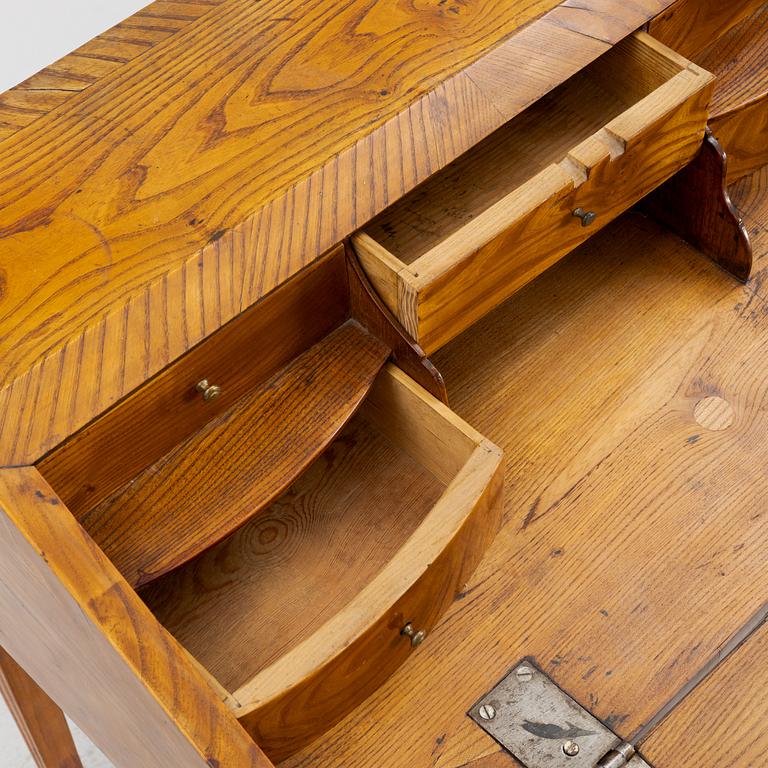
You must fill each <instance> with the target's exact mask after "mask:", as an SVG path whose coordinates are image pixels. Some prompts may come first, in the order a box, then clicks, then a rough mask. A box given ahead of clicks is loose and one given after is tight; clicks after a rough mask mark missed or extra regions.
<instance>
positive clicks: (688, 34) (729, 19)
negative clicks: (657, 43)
mask: <svg viewBox="0 0 768 768" xmlns="http://www.w3.org/2000/svg"><path fill="white" fill-rule="evenodd" d="M764 2H765V0H728V2H723V0H676V2H674V3H672V4H671V5H670V6H669V8H667V9H666V10H665V11H664V12H663V13H660V14H659V15H658V16H656V18H654V19H652V20H651V22H650V24H649V28H648V31H649V32H650V33H651V34H652V35H653V36H654V37H655V38H656V39H658V40H661V42H662V43H665V44H666V45H668V46H669V47H670V48H674V49H675V50H676V51H677V52H678V53H680V54H682V55H683V56H688V57H689V58H690V57H695V56H696V55H697V54H699V53H701V52H702V51H703V50H704V49H705V48H708V47H709V46H710V45H711V44H712V41H713V40H717V39H719V38H720V37H722V36H723V35H725V34H726V33H727V32H728V31H729V30H730V29H732V28H733V27H735V26H736V25H737V24H738V23H739V22H740V21H741V19H743V18H744V17H745V16H748V15H749V14H751V13H753V12H754V11H756V10H757V9H758V8H760V6H762V5H763V3H764Z"/></svg>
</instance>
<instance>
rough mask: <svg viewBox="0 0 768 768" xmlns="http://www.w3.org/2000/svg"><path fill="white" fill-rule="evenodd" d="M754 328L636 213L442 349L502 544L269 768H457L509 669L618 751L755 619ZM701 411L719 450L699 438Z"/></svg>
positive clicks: (767, 338)
mask: <svg viewBox="0 0 768 768" xmlns="http://www.w3.org/2000/svg"><path fill="white" fill-rule="evenodd" d="M554 299H556V301H555V300H554ZM767 322H768V313H767V312H766V306H765V302H764V301H763V300H762V299H760V298H759V297H757V296H755V295H754V293H753V292H752V289H751V287H745V286H742V285H738V284H734V282H733V280H732V279H730V278H729V277H728V276H727V275H725V274H724V273H723V272H722V270H720V269H719V268H717V267H716V266H715V265H713V264H711V263H710V262H709V261H707V260H706V259H702V258H701V254H699V253H697V252H696V251H694V250H693V249H691V248H690V247H688V246H686V245H685V244H684V243H683V242H681V241H680V240H679V239H678V238H676V237H674V236H672V235H669V234H667V233H666V232H665V231H664V230H662V229H661V228H659V227H658V226H657V225H655V224H654V223H653V222H652V221H650V220H648V219H644V218H643V217H641V216H639V215H638V214H632V215H631V216H627V217H625V218H623V219H620V220H619V221H617V222H615V223H614V224H612V225H610V226H609V227H608V228H606V229H605V230H604V231H603V232H601V233H599V234H598V235H596V236H595V238H592V239H591V240H590V241H589V242H588V243H587V244H585V245H583V246H581V247H580V248H579V249H578V250H576V251H575V252H574V253H573V254H571V255H570V256H568V257H567V258H566V259H564V260H563V261H562V262H560V263H559V264H558V265H557V266H555V267H553V268H552V269H551V270H548V271H547V272H546V273H545V274H544V275H542V276H541V277H540V278H539V279H538V280H536V281H534V282H533V283H531V284H530V285H528V286H527V287H526V288H524V289H523V290H522V291H520V292H519V293H518V294H517V295H516V296H515V297H513V298H512V299H511V300H510V301H509V302H507V303H506V304H505V305H504V306H502V307H500V308H499V309H497V310H496V311H495V312H494V313H492V314H491V315H489V316H488V317H487V318H486V319H484V320H481V321H480V322H479V323H478V324H477V325H476V326H475V327H474V328H472V329H470V330H469V331H467V332H465V333H464V334H463V335H462V336H460V337H459V338H457V339H456V340H455V341H454V342H452V343H451V344H450V345H448V346H447V347H445V348H444V349H443V350H441V351H440V352H439V353H438V354H437V355H436V356H435V363H436V364H437V365H438V367H439V368H440V370H441V371H442V372H443V375H444V376H445V379H446V382H447V385H448V390H449V394H450V398H451V402H452V405H453V407H454V409H455V410H456V411H457V413H458V414H460V415H461V416H462V417H463V418H465V419H467V420H468V421H470V422H471V423H473V424H474V425H475V426H476V427H477V428H478V429H480V430H483V431H484V432H485V433H486V434H487V435H488V437H489V438H490V439H491V440H493V441H494V442H496V443H497V444H499V445H501V446H502V447H503V448H504V449H505V455H506V464H507V471H506V482H505V517H504V527H503V528H502V531H501V533H500V534H499V535H498V536H497V538H496V540H495V542H494V543H493V545H492V546H491V548H490V549H489V551H488V553H487V555H486V557H485V559H484V560H483V562H482V563H481V564H480V566H479V568H478V570H477V571H476V573H475V575H474V577H473V578H472V580H471V581H470V582H469V584H468V585H467V587H466V588H465V590H464V592H463V595H462V599H461V600H459V601H457V602H456V603H455V604H454V606H452V608H451V609H450V610H449V611H448V613H446V615H445V617H444V618H443V619H442V620H441V621H440V622H439V623H438V625H437V626H436V627H435V629H434V630H433V631H432V633H431V636H430V642H429V643H428V644H425V646H424V647H423V649H422V650H423V652H422V653H419V654H416V655H414V656H413V657H412V658H411V659H410V660H409V662H408V664H407V666H406V667H403V668H401V669H400V670H399V671H398V672H397V673H395V675H394V676H393V677H392V678H391V679H390V680H389V681H387V683H385V684H384V685H383V686H382V688H381V689H380V690H378V691H377V692H375V693H374V694H372V695H371V696H370V697H369V698H368V700H367V701H366V706H365V707H364V708H361V709H360V710H358V711H355V712H353V713H351V714H350V715H349V716H348V717H347V718H345V720H343V721H342V722H341V723H339V725H338V726H337V727H335V728H334V729H333V730H332V731H330V732H329V733H328V734H326V735H325V736H323V737H322V738H321V739H318V740H317V741H316V742H315V743H314V744H313V745H310V746H309V747H307V748H305V749H304V750H302V752H301V753H299V754H297V755H296V756H294V757H293V758H291V759H290V760H287V761H285V762H284V763H283V768H297V767H298V766H301V767H302V768H304V766H306V767H307V768H308V767H309V766H315V765H318V764H320V765H334V766H335V765H344V766H346V767H347V768H375V767H376V766H380V765H393V766H400V765H418V766H420V768H428V767H429V766H439V767H440V768H456V766H463V765H465V764H466V763H468V762H469V763H470V764H471V761H472V760H475V759H477V758H479V757H482V756H485V755H487V754H488V751H489V744H488V741H487V737H486V736H485V734H484V733H483V732H482V731H481V730H480V729H478V728H477V726H476V725H475V724H474V723H472V722H471V721H470V720H469V719H468V718H467V717H466V715H465V713H466V712H467V710H468V709H469V708H470V707H471V706H472V704H473V703H474V702H476V701H477V700H478V699H479V697H480V696H481V695H482V694H483V693H484V692H485V691H487V690H489V689H490V688H492V687H493V686H494V685H495V684H496V683H497V682H498V680H499V679H501V678H502V677H503V676H504V675H505V674H506V673H507V672H508V671H509V669H510V668H511V667H512V665H513V664H515V663H516V662H517V660H518V659H520V658H522V657H523V656H526V655H532V656H534V657H535V658H536V659H537V660H538V662H539V663H540V664H541V666H542V667H543V668H544V669H545V670H546V671H547V673H548V674H550V675H551V676H552V677H553V678H554V679H555V680H556V681H557V682H558V683H559V684H561V685H562V686H563V687H564V688H565V689H566V690H567V691H568V692H569V693H571V694H573V695H574V696H575V697H576V698H577V699H578V700H580V701H582V702H584V703H585V704H586V705H587V706H588V707H589V708H590V709H592V710H593V711H594V712H595V713H596V714H597V715H598V716H599V717H601V718H602V719H603V720H605V721H606V722H608V723H609V724H610V725H611V727H612V728H613V729H614V730H615V731H616V732H617V733H619V734H620V735H622V736H623V737H624V738H628V739H631V738H632V737H633V735H634V734H635V733H637V732H638V731H639V730H640V729H642V728H643V726H644V724H645V723H647V722H649V721H651V720H652V719H653V717H654V716H655V714H656V713H657V712H658V711H659V710H661V709H663V708H664V706H665V705H666V704H667V702H669V701H670V700H673V699H674V698H675V696H676V695H677V693H678V691H679V690H680V689H681V688H682V687H683V686H684V684H685V683H687V681H688V680H690V679H691V678H692V677H695V675H696V674H697V673H698V671H699V670H700V669H702V668H705V667H707V665H708V664H709V663H710V662H711V660H712V659H714V658H717V657H718V654H719V653H720V652H721V651H722V649H723V648H727V647H729V644H730V642H731V639H732V638H733V637H734V636H737V635H738V632H739V630H740V628H741V627H742V626H743V625H745V624H746V623H747V622H749V621H752V620H753V619H754V618H755V617H758V616H760V615H761V612H762V615H766V613H768V608H766V605H765V593H766V589H767V588H768V568H766V551H768V550H767V549H766V536H767V535H768V529H767V528H766V526H765V503H764V499H765V495H766V492H768V465H766V454H765V450H764V446H765V431H766V429H768V422H767V421H766V418H767V414H768V410H766V408H765V406H766V398H767V397H768V390H767V389H766V381H768V378H766V375H765V370H764V363H765V361H766V360H768V326H767V325H766V323H767ZM713 395H719V396H720V397H722V398H724V399H725V400H727V401H728V402H729V403H730V404H731V405H732V407H733V410H734V414H735V418H734V421H733V424H732V426H730V427H729V428H728V429H725V430H719V431H710V430H705V429H704V428H703V427H702V426H701V425H699V424H698V423H697V422H696V421H695V418H694V410H695V407H696V404H697V403H698V402H699V401H700V400H702V399H704V398H706V397H711V396H713ZM416 711H422V712H423V711H428V712H434V713H439V716H435V717H430V718H426V717H424V718H415V717H414V712H416Z"/></svg>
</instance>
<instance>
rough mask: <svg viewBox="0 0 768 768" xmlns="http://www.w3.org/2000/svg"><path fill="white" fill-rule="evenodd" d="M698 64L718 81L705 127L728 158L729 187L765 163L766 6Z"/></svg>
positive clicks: (767, 155) (767, 104)
mask: <svg viewBox="0 0 768 768" xmlns="http://www.w3.org/2000/svg"><path fill="white" fill-rule="evenodd" d="M697 61H698V62H699V63H700V64H701V65H702V66H703V67H704V68H705V69H708V70H710V71H711V72H713V73H714V74H715V75H716V76H717V81H716V85H715V92H714V94H713V97H712V111H711V112H712V113H711V117H710V128H711V129H712V132H713V133H714V134H715V136H716V137H717V139H718V141H719V142H720V143H721V144H722V145H723V147H724V148H725V151H726V152H727V153H728V182H729V183H732V182H734V181H736V180H738V179H740V178H741V177H742V176H744V175H746V174H747V173H751V172H752V171H754V170H757V169H758V168H760V167H761V166H763V165H765V164H766V163H768V5H763V6H762V7H761V8H760V9H758V11H757V12H756V13H754V14H752V15H751V16H748V17H747V18H745V19H744V21H742V22H741V24H739V25H737V26H736V27H734V28H733V29H732V30H730V31H729V32H728V34H726V35H725V36H724V37H722V38H721V39H720V40H717V41H716V42H715V43H713V44H712V45H710V46H709V47H708V48H707V49H706V50H705V51H703V52H702V53H701V54H700V55H699V56H698V57H697Z"/></svg>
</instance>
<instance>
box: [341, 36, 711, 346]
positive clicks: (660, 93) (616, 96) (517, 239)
mask: <svg viewBox="0 0 768 768" xmlns="http://www.w3.org/2000/svg"><path fill="white" fill-rule="evenodd" d="M711 84H712V78H711V76H710V75H709V74H708V73H706V72H704V71H703V70H701V69H699V68H697V67H695V66H694V65H691V64H690V63H689V62H687V61H685V60H683V59H681V58H680V57H678V56H677V55H676V54H674V53H673V52H672V51H669V50H668V49H665V48H664V47H663V46H661V45H659V44H658V43H657V42H656V41H654V40H653V39H652V38H649V37H648V36H647V35H644V34H640V33H638V34H637V35H635V36H633V37H631V38H629V39H628V40H626V41H624V42H623V43H621V44H620V45H618V46H616V48H614V50H612V51H611V52H610V53H608V54H606V55H605V56H604V57H602V58H601V59H599V60H598V61H596V62H595V63H594V64H592V65H591V66H590V67H588V68H587V69H585V70H584V71H583V72H581V73H579V74H578V75H577V76H575V77H574V78H571V79H570V80H569V81H567V82H566V83H564V84H563V85H562V86H560V87H559V88H558V89H557V90H555V91H553V92H552V93H551V94H549V95H548V96H547V97H546V98H544V99H542V100H540V101H539V102H537V103H536V104H535V105H534V106H533V107H531V108H530V109H528V110H527V111H526V112H524V113H523V114H521V115H519V116H518V117H517V118H516V119H515V120H513V121H512V122H511V123H509V124H508V125H506V126H505V127H504V128H503V129H501V130H500V131H498V132H497V133H496V134H494V135H493V136H492V137H490V138H489V139H488V140H486V141H485V142H483V143H482V144H481V145H480V146H478V147H476V148H475V149H473V150H472V151H470V152H468V153H467V154H466V155H464V156H463V157H462V158H460V159H459V160H458V161H456V162H455V163H454V164H453V165H451V166H450V167H448V168H447V169H445V171H443V172H441V173H439V174H437V175H436V176H434V177H433V178H432V179H431V180H430V181H429V182H427V183H426V184H424V185H422V186H421V187H420V188H419V189H417V190H415V191H414V193H412V194H411V195H408V196H407V197H405V198H403V199H402V200H401V201H399V202H398V203H396V204H395V205H393V206H392V207H390V208H389V209H387V210H386V211H385V212H384V213H383V214H382V215H381V216H379V217H378V218H377V219H375V220H374V221H373V222H372V223H371V224H370V225H368V226H367V227H366V228H365V229H364V230H363V231H362V232H361V233H358V234H357V235H355V237H354V238H353V243H354V245H355V248H356V251H357V254H358V256H359V258H360V260H361V263H362V265H363V267H364V268H365V269H366V271H367V272H368V275H369V277H370V279H371V281H372V282H373V284H374V286H376V287H377V288H378V290H379V293H380V295H381V297H382V300H383V301H384V302H385V303H387V304H388V306H389V308H390V309H391V310H392V311H393V312H394V313H395V314H396V315H397V317H398V318H399V319H400V321H401V322H402V323H403V325H404V326H405V327H406V328H407V330H408V331H409V333H410V334H411V335H412V336H413V337H414V338H415V339H416V340H417V341H418V342H419V344H421V345H422V346H423V347H424V349H425V350H426V351H427V353H428V354H431V353H432V352H433V351H434V350H435V349H437V348H439V347H440V346H442V345H443V344H445V343H446V342H447V341H448V340H450V339H451V338H453V337H454V336H456V335H457V334H458V333H459V332H461V331H462V330H464V329H465V328H467V327H468V326H469V325H471V324H472V323H473V322H474V321H476V320H477V319H478V318H480V317H482V316H483V315H484V314H485V313H487V312H488V311H489V310H490V309H492V308H493V307H494V306H495V305H496V304H498V303H499V302H500V301H502V300H504V299H505V298H507V297H508V296H510V295H511V294H512V293H514V292H515V291H516V290H518V289H519V288H521V287H522V286H523V285H525V284H526V283H527V282H529V281H530V280H532V279H533V278H534V277H536V276H537V275H538V274H540V273H541V272H542V271H543V270H544V269H546V268H548V267H549V266H551V265H552V264H553V263H555V262H556V261H557V260H558V259H560V258H562V257H563V256H564V255H565V254H566V253H568V252H569V251H570V250H572V249H573V248H575V247H576V246H577V245H578V244H579V243H580V242H583V241H584V240H585V239H586V238H587V237H588V236H589V235H590V234H592V233H594V231H595V230H596V229H598V228H599V227H600V226H602V225H604V224H606V223H608V222H610V221H611V220H612V219H613V218H614V217H615V216H617V215H618V214H619V213H621V212H622V211H623V210H625V209H626V208H627V207H629V206H630V205H631V204H632V203H634V202H635V201H636V200H638V199H639V198H641V197H642V196H643V195H644V194H646V193H648V192H649V191H651V190H652V189H653V188H655V187H656V186H658V185H659V184H660V183H661V182H663V181H664V180H665V179H667V178H668V177H669V176H670V175H672V174H673V173H674V172H675V171H677V170H678V169H679V168H681V167H682V166H683V165H685V163H687V162H688V161H689V160H690V159H691V158H692V157H693V156H694V154H695V153H696V150H697V148H698V145H699V141H700V139H701V136H702V135H703V132H704V127H705V124H706V115H707V102H708V100H709V94H710V90H711ZM577 208H582V209H583V210H585V211H594V212H596V213H597V218H596V219H595V221H594V223H593V224H592V225H591V226H590V227H584V226H582V225H581V221H580V220H579V219H577V218H576V217H574V216H573V211H574V210H576V209H577Z"/></svg>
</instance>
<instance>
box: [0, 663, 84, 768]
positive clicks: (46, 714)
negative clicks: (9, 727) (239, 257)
mask: <svg viewBox="0 0 768 768" xmlns="http://www.w3.org/2000/svg"><path fill="white" fill-rule="evenodd" d="M0 694H2V697H3V698H4V699H5V702H6V704H7V705H8V708H9V710H10V711H11V714H12V715H13V718H14V720H16V724H17V725H18V726H19V730H20V731H21V735H22V736H23V737H24V741H25V742H26V744H27V747H29V751H30V753H31V755H32V759H33V760H34V761H35V765H37V766H38V768H83V765H82V763H81V762H80V758H79V757H78V754H77V749H76V748H75V743H74V741H73V740H72V733H71V732H70V730H69V725H68V724H67V720H66V718H65V717H64V713H63V712H62V711H61V710H60V709H59V708H58V707H57V706H56V705H55V704H54V703H53V702H52V701H51V700H50V698H49V697H48V696H47V694H46V693H45V692H44V691H43V690H41V689H40V688H39V687H38V685H37V683H35V681H34V680H32V678H31V677H30V676H29V675H28V674H27V673H26V672H25V671H24V670H23V669H22V668H21V667H20V666H19V665H18V664H17V663H16V662H15V661H14V660H13V659H12V658H11V657H10V656H9V655H8V654H7V653H6V652H5V651H4V650H3V649H2V648H0Z"/></svg>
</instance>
